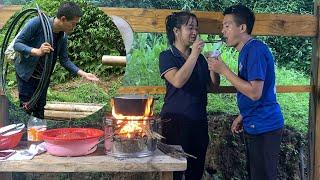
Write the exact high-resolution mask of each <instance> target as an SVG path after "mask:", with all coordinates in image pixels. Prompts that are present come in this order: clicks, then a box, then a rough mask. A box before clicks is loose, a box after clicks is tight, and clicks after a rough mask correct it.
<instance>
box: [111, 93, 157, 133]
mask: <svg viewBox="0 0 320 180" xmlns="http://www.w3.org/2000/svg"><path fill="white" fill-rule="evenodd" d="M152 103H153V98H152V97H148V100H147V103H146V107H145V111H144V114H143V116H125V115H123V114H120V113H118V114H117V113H116V110H115V106H114V100H113V99H111V106H112V116H113V117H114V118H116V119H118V120H117V125H119V124H121V123H122V122H123V120H126V121H127V123H126V124H125V125H124V126H123V127H122V128H121V129H120V133H119V134H124V135H125V136H126V137H127V138H131V137H132V135H133V134H134V133H143V129H142V127H143V126H145V125H146V124H147V121H146V120H147V119H148V117H149V116H152V115H153V111H152V109H151V107H152ZM143 134H144V133H143Z"/></svg>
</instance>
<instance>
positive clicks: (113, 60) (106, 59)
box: [102, 55, 127, 66]
mask: <svg viewBox="0 0 320 180" xmlns="http://www.w3.org/2000/svg"><path fill="white" fill-rule="evenodd" d="M126 63H127V59H126V56H109V55H104V56H102V64H106V65H110V66H126Z"/></svg>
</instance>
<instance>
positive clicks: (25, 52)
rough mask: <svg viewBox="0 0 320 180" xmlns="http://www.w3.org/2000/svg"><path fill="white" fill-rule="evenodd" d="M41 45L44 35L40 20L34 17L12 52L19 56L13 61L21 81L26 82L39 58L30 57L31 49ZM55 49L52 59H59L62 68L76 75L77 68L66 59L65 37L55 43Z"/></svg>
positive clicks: (18, 38) (51, 20) (23, 30)
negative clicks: (17, 53)
mask: <svg viewBox="0 0 320 180" xmlns="http://www.w3.org/2000/svg"><path fill="white" fill-rule="evenodd" d="M50 23H51V27H52V26H53V18H50ZM42 43H44V33H43V30H42V26H41V22H40V18H39V17H34V18H32V19H31V20H30V21H28V23H27V24H26V25H25V27H24V28H23V29H22V31H21V33H20V35H19V36H18V37H17V39H16V41H15V43H14V50H15V51H17V52H19V54H20V55H19V56H18V57H17V59H16V60H15V68H16V73H17V75H18V76H19V77H20V78H21V79H23V80H25V81H28V80H29V79H30V77H31V75H32V74H33V72H34V70H35V68H36V66H37V64H38V62H39V57H36V56H31V49H32V48H40V46H41V44H42ZM56 47H57V49H55V50H54V53H56V55H55V56H54V57H57V58H59V62H60V64H61V65H62V66H63V67H64V68H66V69H67V70H68V71H70V72H71V73H73V74H76V73H77V72H78V71H79V68H78V67H77V66H76V65H75V64H74V63H73V62H72V61H71V60H70V59H69V57H68V49H67V35H64V36H63V37H62V38H61V39H60V40H59V41H58V42H57V46H56ZM55 61H56V60H54V62H55Z"/></svg>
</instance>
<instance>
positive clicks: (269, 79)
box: [208, 5, 284, 180]
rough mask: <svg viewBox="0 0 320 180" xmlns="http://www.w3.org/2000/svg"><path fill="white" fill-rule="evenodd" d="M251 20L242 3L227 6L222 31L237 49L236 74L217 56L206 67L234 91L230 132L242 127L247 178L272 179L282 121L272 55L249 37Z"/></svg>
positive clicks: (275, 176) (275, 167) (273, 179)
mask: <svg viewBox="0 0 320 180" xmlns="http://www.w3.org/2000/svg"><path fill="white" fill-rule="evenodd" d="M254 21H255V17H254V14H253V12H252V11H251V10H250V9H249V8H247V7H245V6H243V5H235V6H231V7H229V8H227V9H226V10H225V11H224V19H223V28H222V33H223V36H224V38H225V41H226V44H227V45H228V46H231V47H234V48H236V49H237V51H239V58H238V76H237V75H236V74H234V73H233V72H232V71H231V70H230V69H229V68H228V67H227V66H226V65H225V64H224V63H223V61H221V59H219V58H218V59H215V58H209V62H208V66H209V69H210V70H213V71H215V72H217V73H219V74H222V75H224V76H225V77H226V79H227V80H228V81H230V82H231V84H232V85H233V86H234V87H235V88H236V89H237V91H238V93H237V102H238V107H239V110H240V115H239V116H238V117H237V118H236V119H235V120H234V121H233V124H232V127H231V131H232V132H233V133H239V132H240V131H242V127H243V129H244V134H245V141H246V147H247V160H248V173H249V177H250V179H251V180H264V179H268V180H276V179H277V163H278V156H279V152H280V142H281V135H282V129H283V126H284V120H283V116H282V113H281V110H280V106H279V104H278V103H277V99H276V87H275V66H274V58H273V56H272V54H271V52H270V50H269V48H268V46H267V45H265V44H264V43H263V42H261V41H259V40H257V39H254V38H253V37H252V36H251V32H252V29H253V25H254ZM242 124H243V126H242Z"/></svg>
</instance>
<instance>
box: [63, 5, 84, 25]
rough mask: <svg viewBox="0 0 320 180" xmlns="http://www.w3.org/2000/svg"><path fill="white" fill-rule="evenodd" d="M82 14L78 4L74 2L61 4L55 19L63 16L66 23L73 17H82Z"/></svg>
mask: <svg viewBox="0 0 320 180" xmlns="http://www.w3.org/2000/svg"><path fill="white" fill-rule="evenodd" d="M82 15H83V12H82V10H81V8H80V6H79V5H78V4H76V3H75V2H63V3H61V4H60V7H59V9H58V12H57V18H59V19H60V18H61V17H62V16H65V17H66V18H67V20H68V21H70V20H72V19H73V18H75V17H82Z"/></svg>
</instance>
